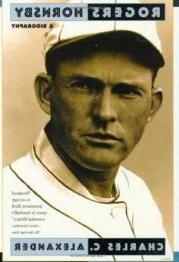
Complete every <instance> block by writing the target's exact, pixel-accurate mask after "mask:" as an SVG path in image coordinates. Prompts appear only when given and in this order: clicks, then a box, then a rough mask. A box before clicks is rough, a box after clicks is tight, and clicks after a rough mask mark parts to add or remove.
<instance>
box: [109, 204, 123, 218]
mask: <svg viewBox="0 0 179 262" xmlns="http://www.w3.org/2000/svg"><path fill="white" fill-rule="evenodd" d="M120 212H121V207H119V206H117V207H112V208H111V216H112V217H113V218H116V217H117V216H119V215H120Z"/></svg>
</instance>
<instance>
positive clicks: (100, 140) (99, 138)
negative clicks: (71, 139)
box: [84, 132, 122, 146]
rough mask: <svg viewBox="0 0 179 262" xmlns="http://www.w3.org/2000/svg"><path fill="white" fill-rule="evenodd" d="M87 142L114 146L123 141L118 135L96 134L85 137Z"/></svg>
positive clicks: (88, 134)
mask: <svg viewBox="0 0 179 262" xmlns="http://www.w3.org/2000/svg"><path fill="white" fill-rule="evenodd" d="M84 136H85V138H86V140H87V141H88V142H91V143H95V144H106V145H111V146H112V145H114V144H116V143H119V142H121V141H122V139H121V138H120V137H118V136H116V135H113V134H111V133H102V132H94V133H87V134H85V135H84Z"/></svg>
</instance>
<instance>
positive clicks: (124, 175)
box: [117, 166, 148, 190]
mask: <svg viewBox="0 0 179 262" xmlns="http://www.w3.org/2000/svg"><path fill="white" fill-rule="evenodd" d="M121 180H122V181H123V182H125V183H126V184H127V186H128V188H129V189H134V190H136V189H140V188H145V189H146V188H148V187H147V185H146V183H145V181H144V180H143V179H142V178H141V177H140V176H138V175H137V174H136V173H134V172H132V171H130V170H129V169H127V168H126V167H124V166H121V167H120V168H119V172H118V174H117V181H118V182H119V183H120V181H121Z"/></svg>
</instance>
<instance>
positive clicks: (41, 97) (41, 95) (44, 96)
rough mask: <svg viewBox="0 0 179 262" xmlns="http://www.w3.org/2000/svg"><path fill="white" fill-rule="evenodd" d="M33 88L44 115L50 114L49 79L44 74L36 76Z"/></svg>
mask: <svg viewBox="0 0 179 262" xmlns="http://www.w3.org/2000/svg"><path fill="white" fill-rule="evenodd" d="M34 88H35V93H36V96H37V100H38V102H39V105H40V107H41V108H42V109H43V111H44V112H45V113H47V114H50V96H51V89H52V86H51V77H50V76H49V75H47V74H46V73H40V74H38V75H37V76H36V78H35V82H34Z"/></svg>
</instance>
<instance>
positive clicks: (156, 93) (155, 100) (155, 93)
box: [147, 87, 163, 123]
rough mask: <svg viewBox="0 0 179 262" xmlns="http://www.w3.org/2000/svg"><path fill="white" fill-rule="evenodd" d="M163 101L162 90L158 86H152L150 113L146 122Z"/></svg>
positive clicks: (150, 119)
mask: <svg viewBox="0 0 179 262" xmlns="http://www.w3.org/2000/svg"><path fill="white" fill-rule="evenodd" d="M162 101H163V92H162V90H161V89H160V88H158V87H153V88H152V102H151V109H150V114H149V116H148V119H147V122H148V123H149V122H151V121H152V119H153V117H154V115H155V114H156V112H157V111H158V110H159V108H160V106H161V104H162Z"/></svg>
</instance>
